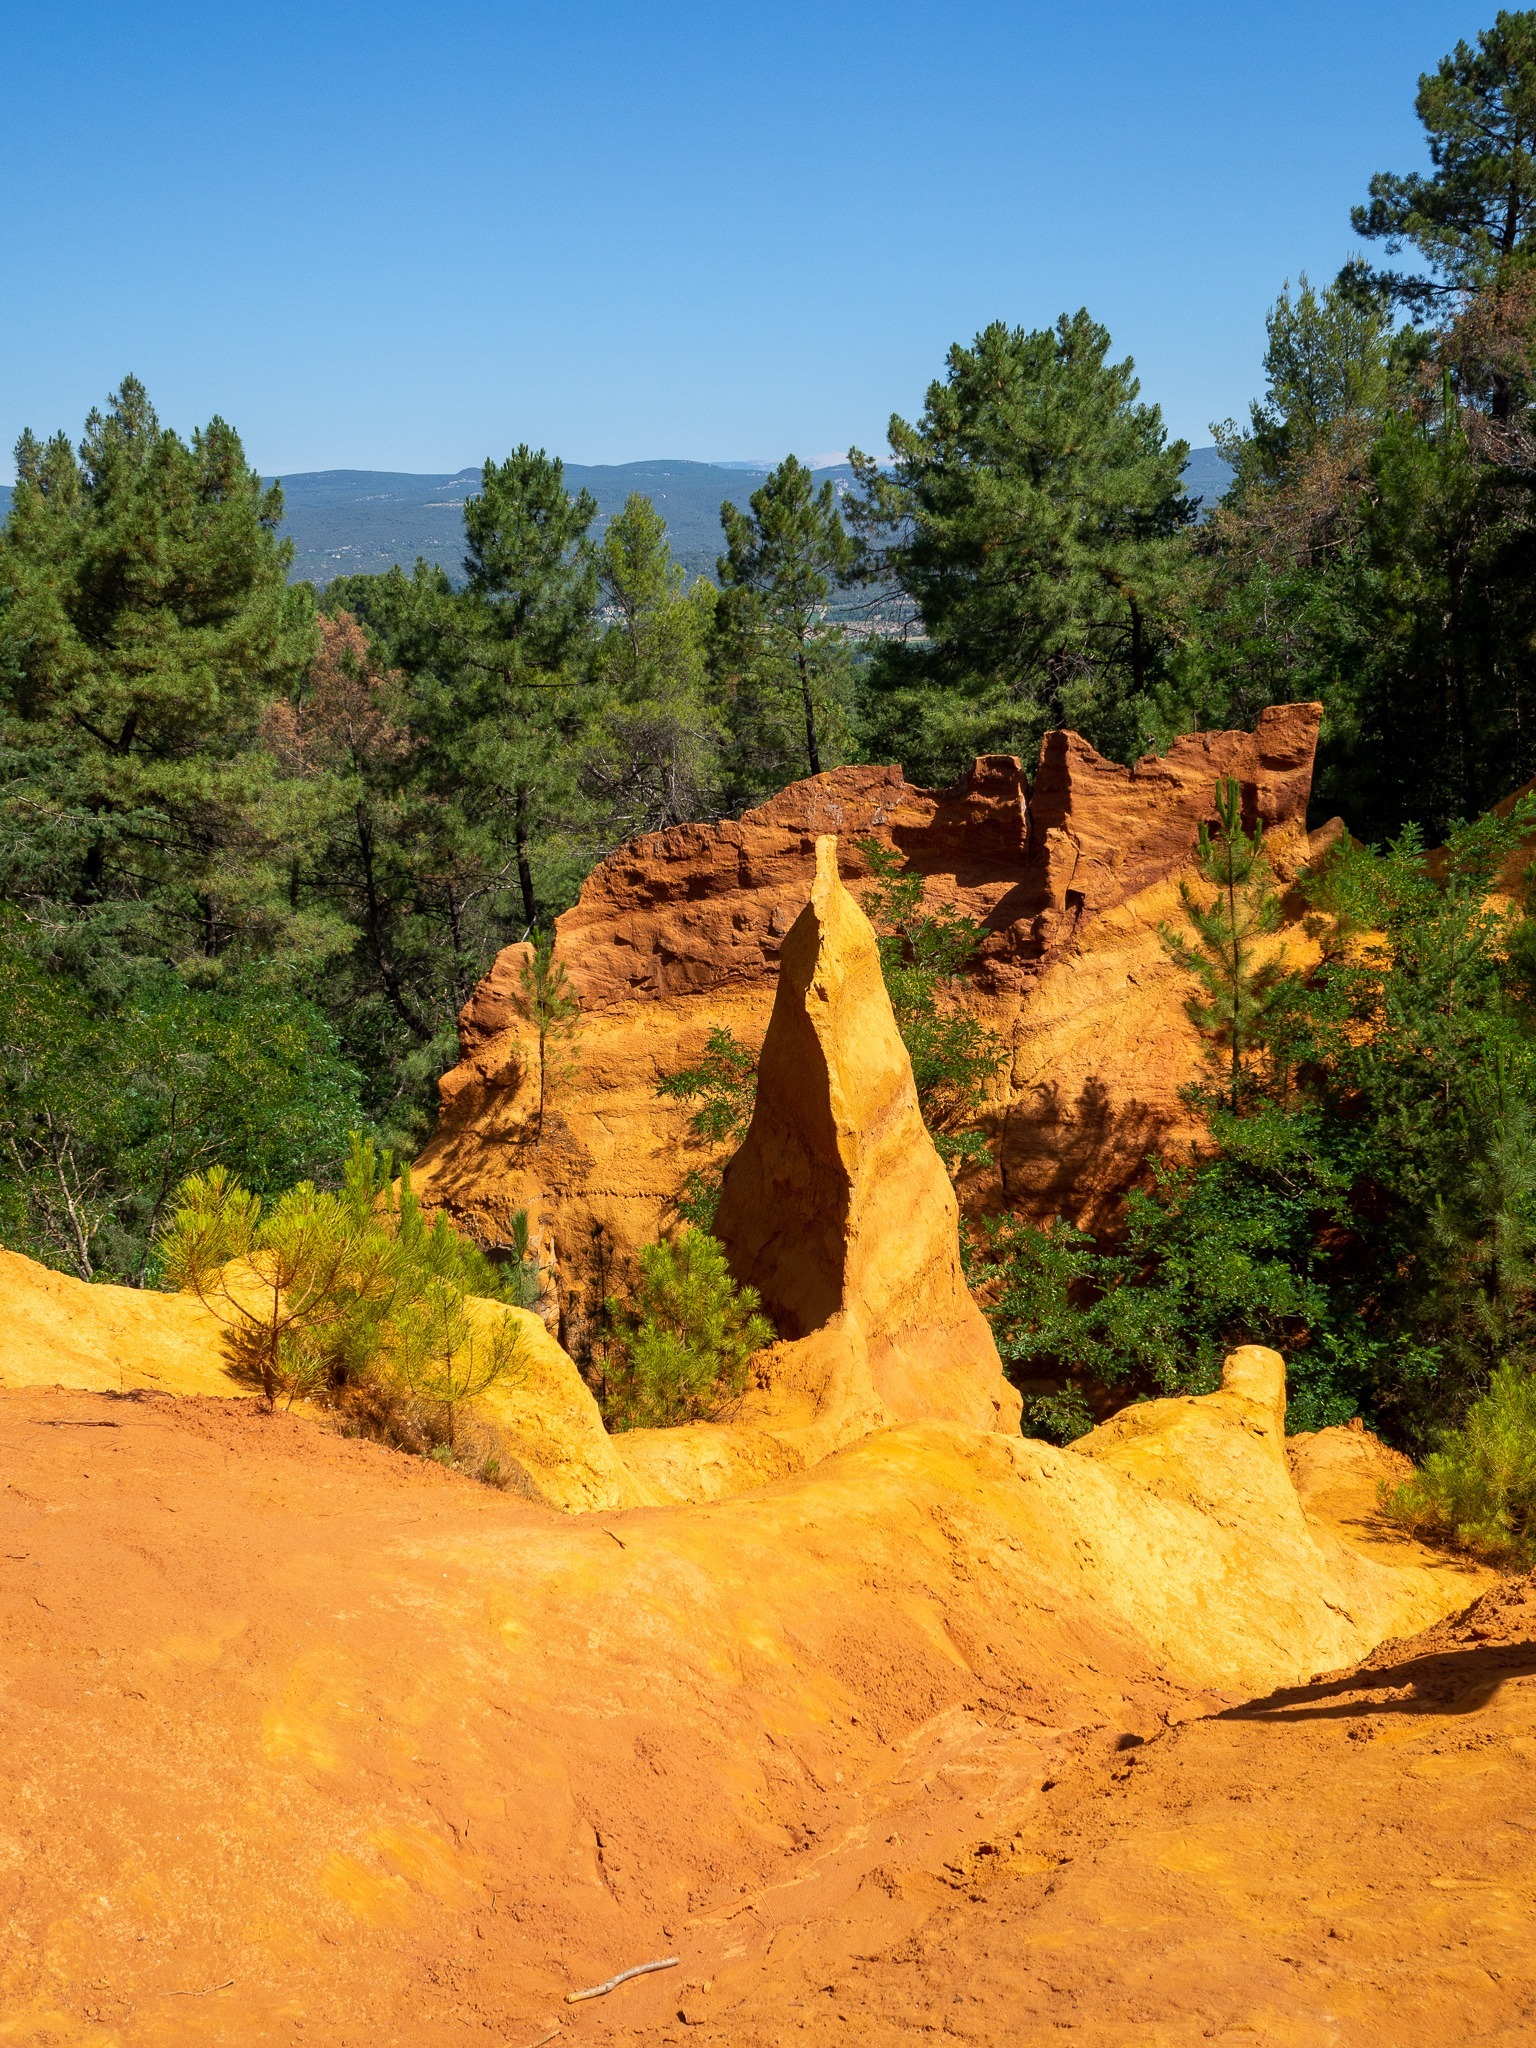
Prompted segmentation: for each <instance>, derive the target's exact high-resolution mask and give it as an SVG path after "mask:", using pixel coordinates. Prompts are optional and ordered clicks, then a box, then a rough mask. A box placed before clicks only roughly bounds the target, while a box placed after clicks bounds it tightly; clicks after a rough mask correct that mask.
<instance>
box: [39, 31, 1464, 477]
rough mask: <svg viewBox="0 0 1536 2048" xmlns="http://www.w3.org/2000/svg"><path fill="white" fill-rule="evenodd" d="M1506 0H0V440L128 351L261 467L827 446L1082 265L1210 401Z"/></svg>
mask: <svg viewBox="0 0 1536 2048" xmlns="http://www.w3.org/2000/svg"><path fill="white" fill-rule="evenodd" d="M1494 11H1495V9H1494V4H1493V0H1484V4H1483V5H1481V6H1479V7H1476V8H1468V7H1465V6H1459V5H1443V4H1432V0H1328V4H1312V0H1307V4H1297V0H1269V4H1253V0H1221V4H1204V0H1202V4H1156V5H1154V4H1141V5H1126V4H1118V5H1116V4H1109V5H1099V6H1093V5H1084V4H1081V0H1080V4H1077V5H1071V4H1062V0H1056V4H1051V5H1040V4H1036V0H1014V4H1012V5H1008V4H999V0H923V4H916V0H879V4H868V5H866V4H855V0H820V4H799V0H795V4H786V0H756V4H754V5H751V6H729V7H727V6H716V7H713V8H706V7H703V6H699V5H696V4H685V0H656V4H652V5H640V4H631V5H617V4H586V5H583V4H581V0H563V4H562V0H544V4H542V5H510V4H491V0H434V4H432V5H430V6H428V5H414V4H412V5H408V4H402V0H374V4H371V5H361V4H358V5H353V4H344V0H305V4H302V5H299V4H291V0H262V4H260V5H257V4H243V5H233V4H228V0H199V4H196V5H187V4H155V0H138V4H135V5H133V6H131V7H130V6H126V5H123V4H121V0H119V4H116V5H112V6H108V5H104V4H84V0H48V4H47V5H46V6H43V5H33V6H29V7H23V6H22V5H21V4H19V0H11V5H10V6H9V7H7V8H6V10H5V14H4V24H5V25H4V29H3V38H4V40H3V44H0V48H3V51H4V59H5V61H4V73H5V78H6V106H7V113H6V134H5V159H6V177H7V184H8V186H9V191H8V195H7V202H6V204H5V206H4V208H3V209H0V272H3V275H4V277H5V278H6V280H7V283H8V288H9V289H8V297H9V301H10V303H9V306H8V308H7V314H6V318H5V320H4V322H3V326H0V446H3V447H4V448H6V449H8V448H9V447H10V445H11V444H12V442H13V441H14V439H15V436H16V434H17V433H18V432H19V431H20V429H21V428H22V427H23V426H27V425H30V426H33V427H35V428H36V429H38V430H39V431H50V430H52V429H54V428H56V427H59V426H64V427H66V428H68V429H69V430H70V431H71V432H72V433H78V430H79V428H80V425H81V422H82V420H83V417H84V415H85V413H86V411H87V410H88V408H89V407H90V405H91V404H92V403H94V402H97V401H99V400H100V399H101V398H102V397H104V395H105V394H106V393H107V391H108V390H110V389H111V387H112V386H113V385H114V384H115V383H116V382H117V381H118V379H119V378H120V376H121V375H122V374H123V372H124V371H126V370H130V369H131V370H133V371H135V372H136V373H137V374H138V375H139V376H141V377H142V378H144V380H145V381H146V383H147V384H148V385H149V388H150V392H151V395H152V397H153V398H154V400H155V402H156V404H157V406H158V407H159V410H160V413H161V416H162V418H163V419H165V420H167V421H168V422H170V423H172V424H174V425H177V426H179V427H182V428H188V427H190V426H192V425H193V424H195V423H198V422H201V421H203V420H205V419H207V418H208V417H209V416H210V415H211V414H213V413H215V412H219V413H222V414H223V415H224V416H225V417H226V418H227V419H229V420H231V421H232V422H233V423H234V424H235V425H236V426H237V427H238V428H239V429H240V431H241V432H242V434H243V435H244V437H245V441H246V446H247V449H248V451H249V453H250V455H251V457H252V459H253V460H254V461H256V462H257V463H259V464H260V465H261V467H262V468H263V469H265V470H268V471H274V470H275V471H278V472H281V471H283V470H285V469H287V470H299V469H321V468H340V467H356V468H391V469H415V470H433V469H443V470H450V469H457V468H459V467H461V466H462V465H464V464H466V463H470V462H477V461H479V460H480V459H481V458H482V457H483V456H485V455H486V454H490V453H493V454H497V455H501V454H504V453H505V452H506V450H507V449H508V448H509V447H511V446H512V445H514V444H515V443H516V442H518V441H520V440H527V441H530V442H533V443H535V444H542V445H544V446H547V447H548V448H550V449H551V450H552V451H554V452H557V453H560V454H562V455H564V456H566V457H567V458H568V459H570V460H573V461H581V462H623V461H629V460H633V459H637V458H640V457H644V456H657V455H669V456H688V457H695V458H701V459H722V458H731V457H744V458H750V457H759V456H771V457H776V456H778V455H780V454H782V453H784V452H785V451H787V450H789V449H794V450H796V451H798V452H799V453H801V454H803V455H826V454H831V453H832V452H834V451H836V450H840V449H842V448H843V447H845V446H846V445H847V444H848V443H849V442H850V441H852V442H855V443H857V444H859V445H862V446H864V447H866V448H878V447H880V446H882V445H883V440H884V428H885V422H886V420H887V418H888V416H889V414H890V413H891V412H892V411H893V410H896V411H899V412H903V413H905V414H907V415H908V416H910V415H911V414H913V413H914V412H916V411H917V410H919V409H920V407H921V404H922V394H923V390H924V387H925V386H926V384H927V383H928V381H929V380H930V379H931V378H932V377H934V376H935V375H937V374H938V373H939V372H940V370H941V368H942V365H943V359H944V352H945V350H946V348H947V347H948V345H949V344H950V343H951V342H952V341H955V340H957V339H966V338H969V336H970V335H972V334H973V333H974V332H975V331H976V329H977V328H978V327H980V326H982V325H984V324H985V323H986V322H987V321H988V320H991V319H995V318H999V317H1001V318H1003V319H1005V320H1007V321H1009V322H1010V323H1013V324H1024V325H1029V326H1037V325H1043V324H1045V323H1047V322H1049V321H1050V320H1052V319H1053V318H1054V317H1055V315H1056V314H1057V313H1058V312H1060V311H1061V310H1062V309H1063V308H1073V307H1076V306H1079V305H1086V306H1088V308H1089V309H1090V311H1091V312H1092V313H1093V314H1094V315H1095V316H1096V317H1097V318H1098V319H1100V320H1102V321H1104V322H1105V324H1106V325H1107V326H1108V327H1109V328H1110V330H1111V333H1112V334H1113V336H1114V340H1115V343H1116V346H1117V349H1118V350H1119V351H1120V352H1122V353H1130V354H1132V355H1134V357H1135V359H1136V362H1137V366H1138V368H1139V370H1140V372H1141V376H1142V381H1143V388H1144V392H1145V394H1146V395H1147V396H1148V397H1150V398H1154V399H1156V400H1157V401H1158V402H1159V403H1160V404H1161V405H1162V406H1163V409H1164V412H1165V415H1166V416H1167V418H1168V421H1169V423H1170V426H1171V427H1172V428H1173V429H1174V430H1175V431H1176V432H1178V433H1180V434H1184V435H1187V436H1189V437H1190V438H1191V439H1193V440H1194V441H1195V442H1196V443H1201V442H1204V441H1206V440H1208V439H1209V435H1208V433H1207V422H1208V421H1210V420H1211V419H1213V418H1220V417H1224V416H1226V415H1228V414H1233V413H1240V412H1241V411H1242V410H1243V409H1244V408H1245V406H1246V403H1247V400H1248V398H1249V397H1250V396H1252V394H1253V393H1254V391H1255V389H1256V387H1257V381H1258V363H1259V356H1260V353H1261V350H1262V347H1263V316H1264V312H1265V309H1266V307H1267V306H1268V305H1269V304H1270V303H1271V302H1272V300H1273V299H1274V297H1275V294H1276V291H1277V290H1278V288H1279V286H1280V284H1281V283H1282V281H1283V280H1284V279H1285V278H1287V277H1293V278H1294V277H1295V276H1296V274H1297V273H1298V272H1299V271H1301V270H1302V269H1304V268H1305V269H1308V270H1310V271H1311V273H1312V274H1313V276H1314V277H1317V278H1323V277H1327V276H1330V275H1331V274H1332V272H1333V271H1334V269H1336V267H1337V266H1338V264H1339V262H1340V261H1341V260H1342V259H1343V258H1344V257H1345V256H1346V255H1347V254H1349V253H1351V251H1352V249H1354V248H1356V247H1363V245H1360V244H1357V243H1355V241H1354V238H1353V237H1352V236H1351V234H1350V230H1349V207H1350V205H1351V203H1352V202H1353V201H1355V200H1358V199H1360V198H1363V196H1364V193H1365V186H1366V181H1367V179H1368V178H1369V176H1370V174H1371V172H1372V171H1374V170H1380V169H1407V168H1410V167H1412V166H1415V165H1418V164H1419V163H1421V162H1422V161H1423V150H1422V144H1421V139H1420V131H1419V129H1418V124H1417V122H1416V120H1415V118H1414V114H1413V105H1412V102H1413V94H1414V89H1415V81H1416V78H1417V76H1418V74H1419V72H1420V71H1422V70H1425V69H1428V68H1430V67H1431V66H1432V65H1433V64H1434V63H1435V61H1436V60H1437V59H1438V58H1439V57H1440V56H1441V55H1442V54H1443V53H1444V52H1445V51H1446V50H1448V49H1449V48H1450V47H1451V45H1452V44H1453V43H1454V42H1455V40H1456V39H1457V37H1458V36H1467V37H1469V38H1470V37H1472V36H1473V35H1475V33H1476V31H1477V30H1478V29H1479V28H1480V27H1483V26H1485V25H1486V24H1487V23H1488V22H1489V21H1490V20H1491V19H1492V16H1493V13H1494ZM4 474H5V475H6V476H7V477H8V476H9V475H10V469H9V466H8V464H7V465H6V467H5V469H4Z"/></svg>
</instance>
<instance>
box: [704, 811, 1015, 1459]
mask: <svg viewBox="0 0 1536 2048" xmlns="http://www.w3.org/2000/svg"><path fill="white" fill-rule="evenodd" d="M837 844H838V842H837V840H836V839H835V838H831V837H823V838H821V839H818V841H817V844H816V877H815V883H814V886H813V888H812V891H811V900H810V902H809V903H807V905H806V906H805V908H804V910H802V911H801V913H800V915H799V917H798V918H797V919H796V920H795V923H794V925H793V926H792V928H791V929H790V931H789V934H788V936H787V937H786V938H785V941H784V946H783V951H782V954H781V957H780V963H779V986H778V993H777V996H776V997H775V1000H774V1006H773V1015H772V1017H771V1018H770V1020H769V1024H768V1033H767V1036H766V1037H765V1039H764V1040H763V1050H762V1057H761V1060H760V1062H759V1067H758V1091H757V1107H756V1111H755V1114H754V1115H753V1118H752V1126H751V1129H750V1130H749V1131H748V1133H747V1136H746V1139H745V1140H744V1142H743V1144H742V1146H741V1149H740V1151H739V1152H738V1153H737V1154H736V1156H735V1158H734V1159H733V1160H732V1161H731V1163H730V1165H729V1166H728V1168H727V1169H726V1174H725V1185H724V1188H723V1191H722V1193H721V1198H720V1207H719V1211H718V1213H717V1215H716V1219H715V1234H716V1236H717V1237H718V1238H719V1239H720V1241H721V1243H722V1244H723V1245H724V1246H725V1249H726V1254H727V1256H728V1258H729V1260H730V1263H731V1267H732V1270H733V1272H734V1273H735V1275H736V1277H737V1279H738V1280H742V1281H746V1282H749V1283H750V1284H751V1285H752V1286H754V1287H755V1288H756V1289H757V1291H758V1293H759V1294H760V1295H761V1296H762V1300H763V1305H764V1307H765V1308H766V1310H767V1312H768V1314H769V1315H770V1316H771V1318H772V1319H773V1323H774V1326H775V1328H776V1329H777V1330H778V1332H779V1335H780V1337H781V1338H785V1339H790V1340H794V1339H799V1340H801V1341H800V1346H799V1347H797V1346H796V1345H794V1344H793V1343H790V1344H786V1345H785V1346H784V1347H782V1350H783V1352H784V1353H793V1352H794V1351H795V1350H796V1349H797V1348H799V1349H803V1348H804V1346H805V1345H806V1343H808V1342H810V1341H811V1340H813V1339H814V1338H816V1337H818V1336H819V1337H820V1338H821V1343H820V1345H819V1347H818V1356H819V1357H820V1358H822V1359H823V1360H827V1359H828V1357H829V1354H832V1353H836V1354H839V1355H840V1357H841V1360H842V1363H841V1364H840V1367H839V1370H838V1377H844V1376H846V1377H848V1378H851V1379H852V1380H855V1381H857V1382H859V1383H860V1387H861V1392H860V1396H859V1397H857V1398H856V1399H855V1401H854V1403H853V1407H854V1409H855V1412H856V1413H857V1414H858V1415H859V1416H860V1417H863V1416H865V1415H874V1414H878V1416H879V1419H880V1420H881V1421H902V1422H910V1421H917V1420H919V1419H921V1418H923V1417H927V1416H936V1417H939V1418H940V1419H942V1420H944V1421H947V1422H964V1423H969V1424H970V1425H971V1426H972V1427H973V1428H980V1429H994V1428H1003V1429H1011V1430H1013V1431H1015V1432H1017V1429H1018V1420H1019V1397H1018V1395H1017V1393H1015V1391H1014V1390H1013V1388H1011V1387H1010V1386H1009V1385H1008V1383H1007V1381H1006V1380H1005V1379H1004V1378H1003V1372H1002V1365H1001V1363H1000V1361H999V1359H998V1355H997V1349H996V1346H995V1345H994V1343H993V1341H992V1333H991V1331H990V1329H989V1328H988V1326H987V1321H986V1318H985V1317H984V1316H983V1315H982V1314H981V1311H980V1310H979V1309H978V1308H977V1306H976V1304H975V1302H974V1300H973V1299H972V1297H971V1293H970V1289H969V1288H968V1287H967V1286H966V1283H965V1276H964V1274H963V1273H962V1272H961V1269H960V1255H959V1206H958V1204H957V1202H956V1199H955V1192H954V1188H953V1187H952V1185H951V1183H950V1179H949V1175H948V1173H947V1172H946V1171H945V1169H944V1164H943V1162H942V1160H941V1159H940V1158H939V1155H938V1153H937V1152H936V1151H935V1150H934V1146H933V1141H932V1139H931V1138H930V1137H929V1135H928V1132H927V1131H926V1129H925V1128H924V1126H923V1120H922V1116H921V1114H920V1113H919V1110H918V1106H917V1089H916V1087H915V1086H914V1084H913V1080H912V1067H911V1063H910V1061H909V1060H908V1058H907V1052H906V1048H905V1046H904V1045H903V1044H902V1042H901V1037H900V1034H899V1033H898V1031H897V1029H896V1020H895V1018H894V1016H893V1015H892V1014H891V1005H890V999H889V997H888V996H887V995H886V991H885V983H884V980H883V978H882V976H881V972H880V955H879V950H878V948H877V945H876V942H875V934H874V932H873V931H872V930H871V928H870V924H869V920H868V919H867V918H866V917H865V915H864V913H863V911H861V910H860V908H859V906H858V905H857V904H856V903H855V902H854V900H853V898H852V897H851V896H850V895H849V893H848V891H847V890H846V889H845V888H844V887H843V885H842V882H841V881H840V880H839V878H838V872H837ZM786 1377H788V1374H786ZM845 1399H846V1395H845ZM750 1407H751V1402H750V1399H749V1402H748V1403H747V1404H746V1408H747V1410H748V1412H750ZM833 1429H834V1440H835V1438H836V1437H844V1438H845V1437H846V1430H847V1425H833ZM860 1433H862V1431H860ZM827 1447H828V1448H829V1449H830V1448H832V1443H831V1442H829V1443H828V1446H827Z"/></svg>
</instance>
